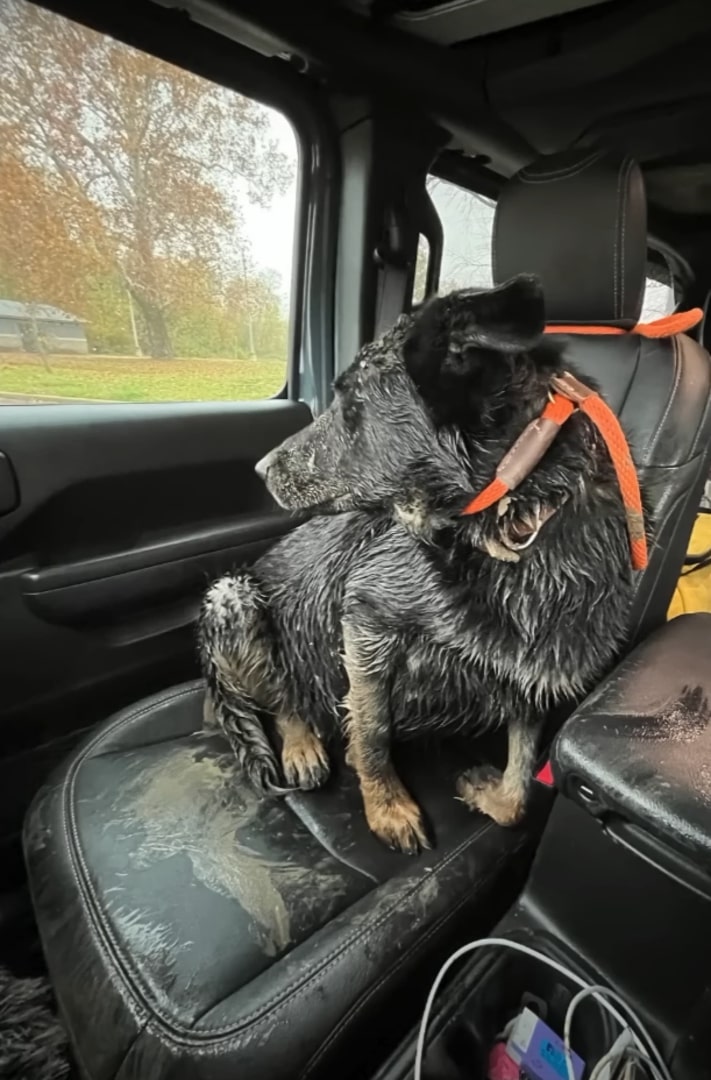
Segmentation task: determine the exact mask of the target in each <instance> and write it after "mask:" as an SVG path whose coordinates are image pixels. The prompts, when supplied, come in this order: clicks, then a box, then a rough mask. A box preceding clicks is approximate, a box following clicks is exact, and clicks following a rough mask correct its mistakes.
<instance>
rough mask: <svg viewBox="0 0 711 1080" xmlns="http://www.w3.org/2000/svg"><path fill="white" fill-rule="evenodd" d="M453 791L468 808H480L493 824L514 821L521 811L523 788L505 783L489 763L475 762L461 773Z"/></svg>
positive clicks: (514, 822) (518, 819)
mask: <svg viewBox="0 0 711 1080" xmlns="http://www.w3.org/2000/svg"><path fill="white" fill-rule="evenodd" d="M457 794H458V795H459V798H460V799H461V800H462V802H465V803H466V804H467V806H468V807H469V808H470V809H471V810H480V811H481V812H482V814H486V815H487V816H488V817H490V818H493V820H494V821H495V822H496V824H497V825H509V826H510V825H517V824H518V822H519V821H520V820H521V818H522V817H523V814H524V810H525V796H524V792H523V791H521V790H517V789H515V788H512V787H507V785H506V783H505V781H504V777H503V774H502V773H501V771H500V770H499V769H495V768H494V767H493V765H479V766H477V767H476V768H474V769H469V770H468V771H467V772H465V773H462V775H461V776H460V777H459V780H458V781H457Z"/></svg>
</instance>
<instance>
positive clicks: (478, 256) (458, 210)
mask: <svg viewBox="0 0 711 1080" xmlns="http://www.w3.org/2000/svg"><path fill="white" fill-rule="evenodd" d="M427 190H428V192H429V194H430V197H431V199H432V201H433V203H434V204H435V207H436V209H437V213H438V214H439V217H440V221H441V222H442V231H443V234H444V242H443V248H442V269H441V272H440V283H439V291H440V293H442V294H444V293H448V292H451V291H452V290H453V289H464V288H467V287H470V286H472V285H475V286H481V287H482V288H489V287H491V285H492V284H493V278H492V267H491V233H492V229H493V227H494V207H495V204H494V203H493V202H492V200H491V199H487V198H485V196H483V195H477V194H476V192H473V191H468V190H467V189H466V188H462V187H459V186H458V185H457V184H452V183H450V182H449V180H440V179H439V177H437V176H429V177H428V178H427ZM428 251H429V249H428V246H427V241H426V240H424V239H423V238H420V246H419V249H418V253H417V269H416V273H415V297H414V298H415V300H417V299H422V298H423V296H424V282H425V277H426V273H427V256H428Z"/></svg>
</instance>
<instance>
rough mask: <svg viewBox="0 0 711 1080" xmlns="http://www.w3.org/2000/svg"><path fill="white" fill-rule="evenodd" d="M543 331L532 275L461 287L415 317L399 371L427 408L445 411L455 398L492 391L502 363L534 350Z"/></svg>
mask: <svg viewBox="0 0 711 1080" xmlns="http://www.w3.org/2000/svg"><path fill="white" fill-rule="evenodd" d="M544 327H545V308H544V303H543V291H542V289H541V286H540V283H539V281H538V278H536V277H533V276H532V275H529V274H521V275H519V276H518V277H515V278H511V280H510V281H507V282H505V284H503V285H499V287H498V288H496V289H480V290H479V289H461V290H459V291H458V292H453V293H450V294H449V295H448V296H442V297H435V298H434V299H432V300H429V301H428V302H427V303H426V304H424V305H423V306H422V308H421V309H420V310H419V311H418V312H417V313H416V314H415V316H414V318H413V321H412V326H411V328H410V330H409V332H408V334H407V337H406V339H405V342H404V344H403V356H404V360H405V367H406V369H407V372H408V374H409V375H410V378H411V379H412V380H413V382H414V383H415V385H416V386H417V388H418V389H419V390H420V392H421V393H422V394H423V396H424V397H425V398H426V399H427V400H428V401H429V402H430V404H433V405H435V406H438V405H442V404H443V403H445V402H446V405H447V409H446V410H445V411H451V408H452V407H454V406H455V405H456V399H457V397H458V396H459V395H462V394H469V393H470V392H473V391H474V390H475V389H476V393H478V394H480V395H482V396H486V395H487V394H489V393H494V392H496V391H497V390H498V389H499V388H500V383H501V381H502V380H504V381H505V379H506V373H507V371H508V372H509V373H510V371H511V366H510V365H507V364H504V363H502V361H503V360H504V359H505V358H506V357H509V358H510V359H511V360H512V361H513V360H514V359H515V357H516V355H520V354H521V353H524V352H527V351H528V350H529V349H532V348H534V347H535V346H536V345H537V344H538V343H539V342H540V340H541V337H542V334H543V330H544ZM470 406H471V403H468V407H470ZM440 411H441V410H440Z"/></svg>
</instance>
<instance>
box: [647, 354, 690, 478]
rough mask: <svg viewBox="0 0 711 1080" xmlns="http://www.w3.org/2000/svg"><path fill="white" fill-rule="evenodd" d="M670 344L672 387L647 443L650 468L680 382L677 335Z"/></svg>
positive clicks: (680, 360)
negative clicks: (671, 349) (672, 373)
mask: <svg viewBox="0 0 711 1080" xmlns="http://www.w3.org/2000/svg"><path fill="white" fill-rule="evenodd" d="M671 343H672V347H673V350H674V385H673V386H672V389H671V393H670V395H669V401H668V402H667V407H666V409H665V410H664V414H663V416H662V418H661V420H660V421H659V423H658V424H657V429H656V431H655V432H654V435H653V436H652V438H651V439H650V441H649V443H648V444H647V449H646V451H645V457H646V458H647V460H648V464H649V465H650V466H651V465H653V462H652V460H651V458H652V455H653V453H654V451H655V449H656V447H657V443H658V442H659V439H660V436H661V434H662V429H663V427H664V425H665V424H666V422H667V419H668V417H669V413H670V412H671V408H672V405H673V404H674V400H675V398H676V394H677V390H678V389H679V384H680V382H681V369H682V357H681V350H680V349H679V335H678V334H675V335H674V337H673V338H671Z"/></svg>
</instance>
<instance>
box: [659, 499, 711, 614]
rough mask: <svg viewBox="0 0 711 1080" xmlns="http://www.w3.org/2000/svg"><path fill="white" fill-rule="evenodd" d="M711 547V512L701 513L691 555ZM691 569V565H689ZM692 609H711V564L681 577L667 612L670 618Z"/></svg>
mask: <svg viewBox="0 0 711 1080" xmlns="http://www.w3.org/2000/svg"><path fill="white" fill-rule="evenodd" d="M709 548H711V514H699V516H698V517H697V519H696V523H695V525H694V530H693V532H692V534H691V539H690V540H689V549H688V551H689V555H702V554H703V553H704V552H705V551H708V550H709ZM687 569H690V567H687ZM691 611H711V565H709V566H704V567H702V569H700V570H694V572H693V574H684V576H683V577H680V578H679V580H678V582H677V585H676V589H675V590H674V595H673V596H672V600H671V604H670V605H669V610H668V612H667V618H668V619H675V618H676V616H677V615H685V614H688V613H689V612H691Z"/></svg>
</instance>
